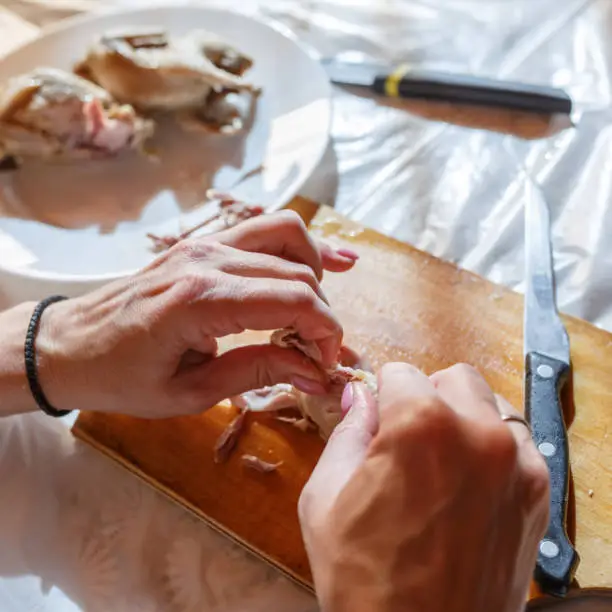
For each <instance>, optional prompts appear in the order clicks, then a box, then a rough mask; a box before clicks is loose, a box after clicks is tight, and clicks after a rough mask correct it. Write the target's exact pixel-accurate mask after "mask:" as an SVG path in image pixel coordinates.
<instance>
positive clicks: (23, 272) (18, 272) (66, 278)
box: [0, 0, 333, 287]
mask: <svg viewBox="0 0 612 612" xmlns="http://www.w3.org/2000/svg"><path fill="white" fill-rule="evenodd" d="M185 9H187V10H199V11H203V12H208V13H217V14H219V15H224V14H225V15H227V14H231V15H238V16H239V17H241V18H244V19H246V20H248V21H252V22H255V23H258V24H259V25H263V26H265V27H267V28H270V29H272V30H275V31H276V32H277V33H278V34H280V35H281V36H284V37H285V38H287V39H288V40H290V41H291V42H292V43H293V44H294V45H295V46H296V47H297V48H298V49H299V50H300V51H301V52H302V53H304V54H305V55H306V56H307V57H308V58H310V59H311V60H312V61H313V63H314V64H315V65H316V66H317V67H318V69H319V70H320V73H321V75H322V76H323V77H324V79H323V82H325V84H326V89H327V91H326V93H325V96H324V97H323V99H324V100H325V104H326V108H327V121H326V123H327V125H326V126H325V133H326V138H325V139H324V141H322V143H321V146H320V147H319V150H318V151H317V154H316V156H315V155H313V156H312V162H311V168H310V169H309V171H308V172H307V173H306V175H305V177H304V179H303V180H302V181H301V182H300V183H296V185H295V186H294V187H293V188H291V189H289V190H288V191H287V195H285V196H284V197H283V198H282V201H279V202H277V203H275V204H274V205H272V206H270V207H268V208H266V211H265V213H266V214H268V213H273V212H276V211H278V210H281V209H283V208H284V207H285V206H286V205H287V204H288V203H289V202H290V201H291V200H292V199H293V198H294V197H296V195H297V194H298V193H299V190H300V189H301V188H302V187H303V186H304V184H305V183H306V182H307V181H308V179H309V178H310V177H311V176H312V174H313V172H314V171H315V170H316V169H317V168H318V167H319V165H320V163H321V161H322V159H323V157H324V155H325V153H326V151H327V148H328V146H329V143H330V140H331V125H332V110H333V109H332V96H333V88H332V84H331V82H330V80H329V78H328V76H327V73H326V72H325V70H324V68H323V67H322V66H321V65H320V62H319V60H320V58H321V57H322V56H321V54H320V53H319V52H318V51H316V49H314V47H312V46H311V45H309V44H307V43H305V42H304V41H302V40H301V39H300V38H299V37H298V36H297V35H296V34H295V33H294V32H293V31H292V30H291V29H290V28H289V27H288V26H286V25H285V24H283V23H281V22H279V21H277V20H275V19H271V18H267V17H264V16H262V15H260V14H243V13H240V12H239V11H237V10H232V9H231V8H224V7H219V6H210V5H207V4H204V3H202V2H199V1H198V0H195V1H194V0H191V1H190V0H181V1H179V2H172V3H168V2H154V4H152V5H151V6H139V7H120V6H105V7H104V8H101V9H94V10H93V11H90V12H87V13H84V14H79V15H73V16H71V17H67V18H66V19H61V20H60V21H58V22H56V23H52V24H50V25H47V26H44V27H43V28H41V29H40V32H39V33H38V34H36V35H35V36H33V37H32V38H29V39H27V40H25V41H24V42H23V44H21V45H18V46H17V47H14V48H13V49H11V50H10V51H9V52H8V53H6V54H4V55H0V64H3V63H4V62H6V61H9V60H10V58H11V57H12V56H13V55H16V54H18V53H20V52H22V51H23V49H25V48H27V47H29V46H31V45H34V44H36V43H37V42H38V41H40V40H41V39H44V38H46V37H47V36H51V35H54V34H58V33H61V32H63V31H65V30H71V29H73V28H76V27H79V26H80V25H82V24H87V23H91V22H95V21H97V20H98V19H99V18H101V17H108V16H120V15H128V14H130V15H134V14H138V13H151V12H156V11H177V12H180V11H183V10H185ZM154 259H155V257H154V258H153V260H154ZM153 260H152V261H153ZM141 269H142V268H139V267H137V268H131V269H127V268H126V269H125V270H124V271H121V272H108V273H104V274H70V273H65V272H51V271H49V272H43V271H38V270H32V269H27V268H16V267H14V266H10V265H7V264H6V263H4V262H2V261H1V260H0V272H1V273H2V274H4V275H6V276H9V277H11V278H13V279H15V280H18V279H23V280H26V281H33V280H35V281H43V282H45V283H62V284H67V285H70V286H74V287H76V286H78V285H87V286H89V287H91V286H92V285H93V286H98V285H101V284H105V283H108V282H112V281H115V280H119V279H122V278H127V277H129V276H132V275H133V274H136V273H137V272H139V271H140V270H141Z"/></svg>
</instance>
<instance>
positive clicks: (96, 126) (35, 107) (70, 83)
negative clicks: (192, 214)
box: [0, 68, 153, 159]
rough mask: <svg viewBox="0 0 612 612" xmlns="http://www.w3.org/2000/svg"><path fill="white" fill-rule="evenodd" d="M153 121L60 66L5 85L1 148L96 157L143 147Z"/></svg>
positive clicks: (0, 104)
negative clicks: (58, 68)
mask: <svg viewBox="0 0 612 612" xmlns="http://www.w3.org/2000/svg"><path fill="white" fill-rule="evenodd" d="M152 133H153V124H152V122H151V121H149V120H147V119H143V118H141V117H139V116H138V115H137V114H136V112H135V111H134V109H133V108H132V107H131V106H129V105H120V104H117V103H116V102H114V101H113V99H112V98H111V96H110V95H109V94H108V93H107V92H105V91H104V90H103V89H101V88H100V87H98V86H96V85H94V84H93V83H91V82H89V81H86V80H85V79H82V78H80V77H78V76H76V75H74V74H70V73H69V72H64V71H62V70H57V69H55V68H37V69H35V70H33V71H32V72H29V73H27V74H23V75H20V76H17V77H13V78H12V79H9V81H7V82H6V84H5V85H4V86H3V87H2V88H1V89H0V151H1V152H2V153H3V154H4V155H10V156H16V157H36V158H43V159H53V158H69V159H76V158H93V157H103V156H115V155H117V154H119V153H120V152H122V151H124V150H126V149H133V148H138V147H140V146H141V145H142V144H143V143H144V141H145V140H146V139H147V138H148V137H149V136H151V135H152Z"/></svg>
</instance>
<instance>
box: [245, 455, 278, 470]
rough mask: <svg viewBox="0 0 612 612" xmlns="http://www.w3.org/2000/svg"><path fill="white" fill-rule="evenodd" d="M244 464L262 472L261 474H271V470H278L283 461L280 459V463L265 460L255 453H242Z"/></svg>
mask: <svg viewBox="0 0 612 612" xmlns="http://www.w3.org/2000/svg"><path fill="white" fill-rule="evenodd" d="M242 464H243V465H244V466H245V467H247V468H249V469H251V470H255V471H256V472H260V473H261V474H269V473H270V472H274V471H276V469H277V468H279V467H280V466H281V465H282V464H283V462H282V461H279V462H278V463H270V462H268V461H264V460H263V459H260V458H259V457H256V456H255V455H242Z"/></svg>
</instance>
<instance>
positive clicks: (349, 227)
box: [73, 200, 612, 587]
mask: <svg viewBox="0 0 612 612" xmlns="http://www.w3.org/2000/svg"><path fill="white" fill-rule="evenodd" d="M293 207H294V208H296V209H297V210H299V211H300V212H301V213H302V214H303V216H304V217H305V218H306V219H307V220H308V219H310V218H311V217H312V215H313V213H314V212H315V211H316V207H315V206H314V205H313V204H312V203H308V202H306V201H304V200H298V201H296V202H294V204H293ZM311 227H312V231H313V232H314V233H315V234H317V235H320V236H322V237H325V238H327V239H329V240H330V241H332V242H334V243H336V244H343V245H346V246H348V247H350V248H352V249H354V250H356V251H358V252H359V253H360V255H361V259H360V260H359V262H358V264H357V265H356V267H355V268H354V270H352V271H351V272H349V273H345V274H335V275H334V274H331V273H330V274H328V275H327V276H326V278H325V280H324V289H325V292H326V294H327V296H328V297H329V299H330V302H331V304H332V306H333V308H334V310H335V312H336V313H337V315H338V316H339V318H340V320H341V321H342V323H343V325H344V329H345V334H346V341H347V344H348V345H350V346H352V347H353V348H355V349H357V350H358V351H361V352H364V353H365V354H366V355H367V356H368V357H369V358H370V360H371V361H372V363H373V364H374V366H376V367H378V366H380V365H381V364H383V363H385V362H387V361H390V360H406V361H409V362H411V363H413V364H415V365H417V366H418V367H420V368H421V369H423V370H424V371H425V372H426V373H431V372H434V371H436V370H439V369H441V368H445V367H447V366H450V365H452V364H454V363H457V362H467V363H470V364H472V365H473V366H475V367H476V368H478V369H479V370H480V371H481V372H482V373H483V374H484V375H485V377H486V378H487V380H488V382H489V384H490V385H491V386H492V388H493V389H494V390H495V391H496V392H497V393H500V394H502V395H504V396H505V397H506V398H507V399H509V400H510V401H511V402H512V403H513V404H514V405H516V406H517V407H520V406H522V386H523V378H522V377H523V356H522V316H523V313H522V302H523V300H522V297H521V296H520V295H518V294H515V293H513V292H511V291H509V290H507V289H504V288H502V287H499V286H496V285H494V284H491V283H489V282H488V281H486V280H484V279H482V278H480V277H478V276H476V275H474V274H471V273H469V272H466V271H463V270H460V269H458V268H457V267H456V266H454V265H452V264H450V263H446V262H443V261H440V260H439V259H436V258H434V257H432V256H430V255H427V254H425V253H422V252H420V251H418V250H416V249H414V248H412V247H410V246H408V245H406V244H403V243H400V242H397V241H394V240H391V239H388V238H385V237H383V236H381V235H379V234H377V233H375V232H373V231H370V230H365V229H363V228H361V227H359V226H357V225H355V224H354V223H352V222H349V221H348V220H346V219H344V218H342V217H340V216H338V215H337V214H335V213H334V212H333V211H332V210H331V209H328V208H324V207H323V208H321V209H320V210H319V211H318V213H317V214H316V216H315V217H314V219H313V220H312V223H311ZM566 324H567V328H568V331H569V334H570V337H571V345H572V359H573V364H574V378H573V392H574V400H575V407H576V408H575V417H574V418H573V423H572V425H571V430H570V440H571V442H570V443H571V453H572V468H573V476H574V481H575V504H576V517H577V533H576V544H577V547H578V550H579V552H580V555H581V558H582V561H581V564H580V567H579V569H578V574H577V578H578V581H579V582H580V584H581V585H582V586H604V585H609V584H610V583H611V582H612V484H611V483H612V445H611V443H612V438H610V439H609V438H608V436H612V376H611V375H610V372H612V335H610V334H608V333H606V332H604V331H601V330H599V329H597V328H595V327H593V326H591V325H589V324H588V323H586V322H584V321H580V320H577V319H574V318H570V317H567V318H566ZM266 337H267V336H266ZM246 341H251V338H246V337H242V336H241V337H240V338H238V342H240V343H244V342H246ZM126 384H129V381H126ZM234 414H235V413H234V412H233V409H231V408H229V407H224V406H217V407H215V408H214V409H212V410H210V411H208V412H206V413H205V414H202V415H199V416H191V417H181V418H174V419H169V420H163V421H147V420H141V419H136V418H132V417H125V416H109V415H103V414H96V413H89V412H82V413H81V414H80V416H79V418H78V420H77V422H76V424H75V426H74V429H73V431H74V434H75V435H76V436H77V437H79V438H81V439H83V440H86V441H87V442H89V443H90V444H92V445H93V446H95V447H96V448H98V449H100V450H101V451H102V452H104V453H106V454H108V455H110V456H111V457H113V458H114V459H115V460H117V461H119V462H120V463H121V464H122V465H124V466H125V467H126V468H128V469H129V470H131V471H133V472H135V473H136V474H137V475H139V476H140V477H142V478H143V479H145V480H146V481H147V482H148V483H150V484H151V485H152V486H154V487H155V488H156V489H159V490H161V491H163V492H164V493H166V494H167V495H169V496H170V497H171V498H172V499H174V500H175V501H177V502H178V503H180V504H182V505H183V506H185V507H186V508H188V509H189V510H191V511H193V512H194V513H195V514H196V515H198V516H199V517H201V518H202V519H204V520H205V521H206V522H208V523H209V524H211V525H213V526H214V527H216V528H218V529H220V530H221V531H222V532H224V533H225V534H227V535H229V536H230V537H232V538H234V539H235V540H236V541H238V542H240V543H241V544H243V545H244V546H246V547H247V548H249V549H250V550H252V551H253V552H255V553H256V554H257V555H259V556H261V557H262V558H264V559H266V560H268V561H269V562H271V563H273V564H274V565H276V566H277V567H278V568H279V569H281V570H282V571H284V572H285V573H286V574H288V575H289V576H291V577H292V578H294V579H295V580H297V581H298V582H299V583H301V584H303V585H304V586H306V587H310V586H311V574H310V570H309V566H308V560H307V557H306V554H305V551H304V547H303V543H302V540H301V536H300V530H299V525H298V520H297V515H296V504H297V500H298V497H299V494H300V490H301V488H302V486H303V485H304V483H305V482H306V480H307V479H308V476H309V474H310V472H311V470H312V468H313V467H314V465H315V463H316V461H317V458H318V456H319V454H320V452H321V450H322V442H321V440H320V439H319V438H318V436H317V435H316V434H314V433H302V432H301V431H298V430H297V429H296V428H294V427H292V426H291V425H288V424H285V423H280V422H278V421H276V420H275V419H274V417H273V416H271V415H259V416H255V415H249V421H248V426H247V432H246V434H245V435H244V436H243V438H242V440H241V442H240V445H239V447H238V449H237V450H236V452H235V453H234V454H233V456H232V457H231V459H230V461H229V462H228V463H226V464H222V465H217V464H215V463H214V462H213V451H212V449H213V445H214V443H215V441H216V439H217V437H218V436H219V434H220V433H221V432H222V431H223V429H224V428H225V426H226V425H227V424H228V423H229V421H230V420H231V418H232V417H233V416H234ZM570 418H571V417H570ZM243 453H250V454H254V455H257V456H260V457H261V458H264V459H267V460H270V461H282V462H283V464H282V466H281V467H280V468H279V469H278V471H277V472H276V473H272V474H259V473H255V472H253V471H249V470H246V469H245V468H244V467H243V466H242V464H241V462H240V456H241V455H242V454H243Z"/></svg>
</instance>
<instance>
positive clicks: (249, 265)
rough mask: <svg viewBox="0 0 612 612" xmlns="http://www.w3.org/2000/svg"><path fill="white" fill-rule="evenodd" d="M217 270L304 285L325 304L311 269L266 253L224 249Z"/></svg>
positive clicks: (319, 286)
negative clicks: (290, 281)
mask: <svg viewBox="0 0 612 612" xmlns="http://www.w3.org/2000/svg"><path fill="white" fill-rule="evenodd" d="M219 269H220V270H222V271H223V272H226V273H227V274H234V275H235V276H243V277H246V278H278V279H282V280H293V281H300V282H302V283H306V284H307V285H308V286H309V287H310V288H311V289H312V290H313V291H314V292H315V293H316V294H317V295H318V296H319V297H320V298H321V299H322V300H323V301H324V302H325V303H326V304H329V300H328V299H327V298H326V297H325V294H324V293H323V290H322V289H321V285H320V284H319V281H318V279H317V277H316V276H315V273H314V272H313V271H312V268H309V267H308V266H306V265H304V264H300V263H295V262H293V261H288V260H286V259H281V258H280V257H276V256H273V255H267V254H266V253H251V252H249V251H240V250H238V249H234V248H232V247H225V249H224V257H223V260H222V262H221V263H220V264H219Z"/></svg>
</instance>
